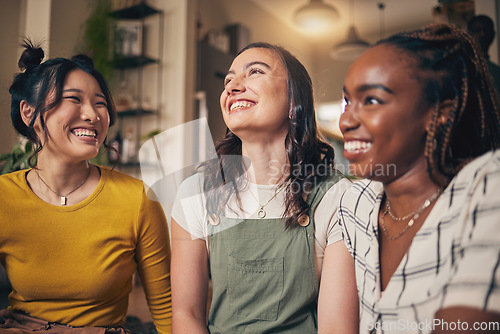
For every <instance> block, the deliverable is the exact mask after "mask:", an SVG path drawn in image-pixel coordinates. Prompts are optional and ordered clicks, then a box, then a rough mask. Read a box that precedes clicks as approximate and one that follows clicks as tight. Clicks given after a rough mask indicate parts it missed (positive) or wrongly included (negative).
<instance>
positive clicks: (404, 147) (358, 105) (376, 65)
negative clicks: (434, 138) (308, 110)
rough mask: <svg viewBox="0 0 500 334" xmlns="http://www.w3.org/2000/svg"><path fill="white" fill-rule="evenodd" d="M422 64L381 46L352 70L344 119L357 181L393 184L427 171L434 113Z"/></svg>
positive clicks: (348, 154) (346, 151)
mask: <svg viewBox="0 0 500 334" xmlns="http://www.w3.org/2000/svg"><path fill="white" fill-rule="evenodd" d="M417 71H419V69H418V68H417V67H416V61H415V60H414V59H413V58H411V57H410V56H409V55H408V54H407V53H406V51H403V50H401V49H399V48H396V47H394V46H391V45H387V44H381V45H378V46H375V47H373V48H371V49H370V50H368V51H367V52H365V53H364V54H363V55H361V56H360V57H359V58H358V59H357V60H356V61H355V62H354V63H353V65H352V66H351V67H350V69H349V71H348V74H347V77H346V79H345V85H344V96H345V103H346V107H345V111H344V113H343V114H342V116H341V118H340V129H341V130H342V133H343V135H344V141H345V143H344V155H345V157H346V158H347V159H348V160H349V162H350V166H351V167H350V168H351V173H352V174H353V175H356V176H359V177H363V178H371V179H375V180H378V181H382V182H390V181H392V180H394V179H396V178H398V177H400V176H401V175H404V174H406V173H408V172H410V171H417V170H423V171H424V172H425V170H426V160H425V156H424V146H425V145H424V144H425V136H426V127H427V125H428V123H429V122H430V117H431V107H430V106H429V105H428V104H427V103H426V102H425V101H426V99H425V96H424V92H423V86H422V83H421V82H420V81H418V79H417V74H418V73H417Z"/></svg>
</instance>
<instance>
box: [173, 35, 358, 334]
mask: <svg viewBox="0 0 500 334" xmlns="http://www.w3.org/2000/svg"><path fill="white" fill-rule="evenodd" d="M220 102H221V109H222V114H223V117H224V121H225V123H226V125H227V127H228V131H227V135H226V137H225V138H224V139H223V140H222V141H220V142H219V143H218V144H217V145H216V149H217V153H218V158H217V159H215V162H208V163H206V164H204V166H202V169H201V171H200V173H198V174H196V175H194V176H193V177H191V178H188V179H187V180H186V181H184V183H183V184H182V185H181V188H180V190H179V194H180V195H179V196H178V198H179V199H178V201H177V202H176V204H175V205H174V208H173V211H172V218H173V219H172V256H173V257H172V302H173V304H172V306H173V314H172V315H173V331H174V333H190V334H191V333H243V332H245V333H246V332H248V333H284V332H287V333H316V332H318V328H319V331H320V332H322V331H326V330H327V329H335V330H337V331H338V332H339V333H357V324H358V320H357V313H358V312H357V296H356V290H355V289H356V287H355V280H354V267H353V262H352V259H351V257H350V255H349V252H348V251H347V249H346V247H345V245H344V243H343V242H342V236H341V230H340V228H339V226H338V224H336V220H335V219H334V217H335V213H336V210H337V204H338V202H339V200H340V196H341V195H342V193H343V191H344V190H345V189H346V188H347V186H348V185H350V182H349V181H348V180H347V179H345V178H343V177H342V175H340V174H339V173H338V172H336V171H335V169H334V168H333V157H334V156H333V150H332V148H331V147H330V146H329V145H327V144H326V143H325V142H323V141H322V140H321V139H320V138H319V136H318V133H317V129H316V121H315V112H314V106H313V95H312V84H311V79H310V77H309V75H308V73H307V71H306V69H305V68H304V66H303V65H302V64H301V63H300V62H299V61H298V60H297V59H296V58H295V57H294V56H293V55H291V54H290V53H289V52H288V51H287V50H285V49H283V48H282V47H278V46H274V45H270V44H266V43H256V44H251V45H249V46H247V47H246V48H245V49H243V50H242V51H241V52H240V53H239V54H238V55H237V56H236V58H235V59H234V61H233V63H232V65H231V68H230V69H229V71H228V73H227V75H226V78H225V85H224V89H223V91H222V94H221V98H220ZM242 157H244V158H242ZM243 159H244V160H243ZM195 194H198V195H195ZM209 280H211V282H212V287H213V289H212V291H213V293H212V298H211V307H210V311H209V314H208V320H207V319H206V314H207V311H206V308H207V294H208V286H209ZM320 280H321V284H319V282H320ZM318 295H319V298H318ZM207 323H208V325H207Z"/></svg>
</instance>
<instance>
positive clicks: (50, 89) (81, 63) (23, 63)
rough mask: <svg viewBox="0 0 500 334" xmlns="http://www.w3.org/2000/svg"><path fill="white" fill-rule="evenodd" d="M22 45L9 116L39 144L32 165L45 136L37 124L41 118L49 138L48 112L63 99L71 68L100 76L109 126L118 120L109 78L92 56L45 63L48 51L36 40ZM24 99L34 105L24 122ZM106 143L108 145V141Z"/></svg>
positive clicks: (31, 139)
mask: <svg viewBox="0 0 500 334" xmlns="http://www.w3.org/2000/svg"><path fill="white" fill-rule="evenodd" d="M22 46H23V47H24V51H23V53H22V54H21V57H20V59H19V62H18V66H19V68H20V69H21V71H22V72H20V73H18V74H16V75H15V77H14V80H13V82H12V85H11V86H10V88H9V93H10V94H11V111H10V116H11V119H12V124H13V125H14V128H15V129H16V131H17V132H18V133H19V134H21V135H22V136H24V137H26V138H27V139H28V140H29V141H31V142H32V143H33V144H35V146H36V150H35V152H34V153H33V155H32V156H31V157H30V159H29V160H28V162H29V165H30V166H31V167H33V160H34V157H35V156H37V155H38V153H39V152H40V151H41V150H42V148H43V145H42V140H41V139H40V138H39V137H38V135H37V133H36V131H35V128H34V125H35V123H36V121H37V119H39V121H40V126H41V128H42V130H43V132H44V135H45V137H44V139H45V140H47V137H48V134H47V126H46V123H45V114H46V112H47V111H49V110H51V109H53V108H55V107H56V106H57V105H58V104H59V103H60V102H61V100H62V90H63V86H64V81H65V79H66V76H67V75H68V73H69V72H71V71H72V70H75V69H80V70H82V71H84V72H87V73H89V74H90V75H92V76H93V77H94V78H95V79H96V80H97V82H98V84H99V87H100V89H101V91H102V92H103V94H104V97H105V100H106V103H107V106H108V113H109V120H110V124H109V125H110V126H111V125H113V124H114V122H115V120H116V109H115V106H114V103H113V99H112V97H111V93H110V90H109V88H108V85H107V83H106V80H105V79H104V77H103V76H102V75H101V74H100V73H99V72H98V71H97V70H96V69H95V68H94V63H93V61H92V59H91V58H90V57H88V56H85V55H77V56H74V57H73V58H71V59H66V58H53V59H49V60H47V61H45V62H43V63H42V60H43V58H44V56H45V53H44V52H43V49H42V48H41V47H40V46H38V45H35V44H33V43H32V42H31V41H30V40H29V39H26V40H24V42H23V44H22ZM21 101H26V103H27V104H28V105H30V106H32V107H33V108H34V112H33V115H32V117H31V119H30V122H29V124H25V123H24V121H23V119H22V117H21V109H20V104H21ZM104 145H105V146H106V147H107V145H106V144H104Z"/></svg>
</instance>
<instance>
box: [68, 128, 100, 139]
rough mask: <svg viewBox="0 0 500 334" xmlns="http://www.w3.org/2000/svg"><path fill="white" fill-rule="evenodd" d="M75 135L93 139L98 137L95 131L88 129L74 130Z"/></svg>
mask: <svg viewBox="0 0 500 334" xmlns="http://www.w3.org/2000/svg"><path fill="white" fill-rule="evenodd" d="M73 133H74V134H75V136H78V137H92V138H95V137H96V136H97V134H96V132H95V130H87V129H77V130H74V131H73Z"/></svg>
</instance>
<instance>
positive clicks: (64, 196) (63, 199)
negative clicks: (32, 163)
mask: <svg viewBox="0 0 500 334" xmlns="http://www.w3.org/2000/svg"><path fill="white" fill-rule="evenodd" d="M35 173H36V176H38V178H39V179H40V181H42V183H43V184H45V186H46V187H47V189H49V190H50V191H52V192H53V193H54V194H56V195H57V196H59V197H60V198H61V205H62V206H65V205H66V204H67V202H68V196H69V195H71V194H72V193H74V192H75V191H76V190H78V189H80V187H81V186H83V185H84V184H85V182H87V180H88V178H89V176H90V167H88V172H87V175H86V176H85V178H84V179H83V181H82V183H80V184H79V185H78V186H77V187H76V188H75V189H73V190H71V191H70V192H69V193H67V194H66V195H61V194H59V193H58V192H56V191H54V190H53V189H52V188H51V187H49V185H48V184H47V183H46V182H45V181H44V180H43V179H42V177H41V176H40V174H38V168H35Z"/></svg>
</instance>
